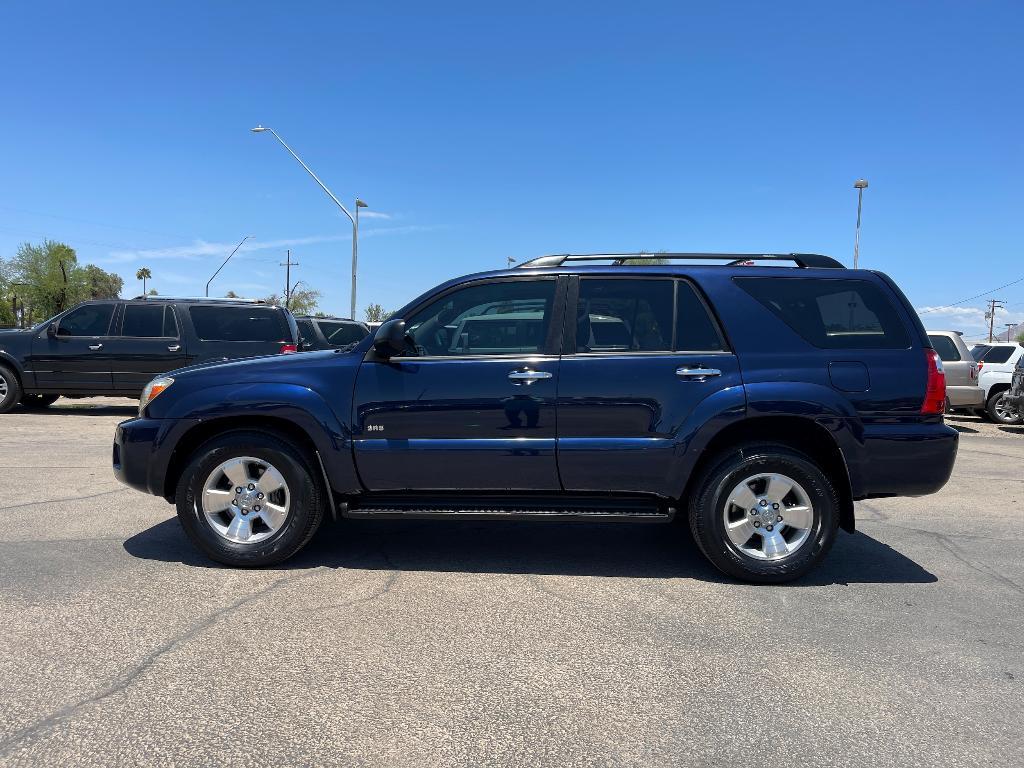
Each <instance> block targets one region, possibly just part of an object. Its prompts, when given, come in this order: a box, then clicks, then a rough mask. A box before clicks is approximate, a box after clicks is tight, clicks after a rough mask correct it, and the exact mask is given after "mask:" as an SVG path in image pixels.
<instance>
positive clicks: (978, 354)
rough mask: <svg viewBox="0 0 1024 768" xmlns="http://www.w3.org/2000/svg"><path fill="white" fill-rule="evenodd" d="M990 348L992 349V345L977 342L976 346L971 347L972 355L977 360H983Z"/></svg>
mask: <svg viewBox="0 0 1024 768" xmlns="http://www.w3.org/2000/svg"><path fill="white" fill-rule="evenodd" d="M990 349H992V347H990V346H987V345H985V344H976V345H975V346H973V347H971V357H973V358H974V359H975V360H981V358H983V357H984V356H985V353H986V352H988V351H989V350H990Z"/></svg>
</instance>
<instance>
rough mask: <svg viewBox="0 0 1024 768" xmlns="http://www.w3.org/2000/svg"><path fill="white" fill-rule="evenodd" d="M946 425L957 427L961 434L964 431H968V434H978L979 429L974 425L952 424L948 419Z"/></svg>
mask: <svg viewBox="0 0 1024 768" xmlns="http://www.w3.org/2000/svg"><path fill="white" fill-rule="evenodd" d="M946 425H947V426H950V427H952V428H953V429H955V430H956V431H957V432H959V433H961V434H964V433H966V434H973V435H976V434H978V430H976V429H974V428H972V427H965V426H962V425H960V424H950V423H949V422H948V421H947V422H946Z"/></svg>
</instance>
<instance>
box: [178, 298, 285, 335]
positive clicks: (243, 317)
mask: <svg viewBox="0 0 1024 768" xmlns="http://www.w3.org/2000/svg"><path fill="white" fill-rule="evenodd" d="M188 313H189V316H190V317H191V318H192V325H193V326H195V329H196V334H197V335H198V336H199V338H200V339H202V340H203V341H265V342H282V341H289V342H290V341H291V331H290V329H289V328H288V324H287V323H286V322H285V320H284V317H283V315H282V314H281V313H280V312H278V311H277V310H276V309H271V308H270V307H207V306H201V305H196V306H193V307H189V310H188Z"/></svg>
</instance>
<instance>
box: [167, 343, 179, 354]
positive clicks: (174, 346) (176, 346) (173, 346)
mask: <svg viewBox="0 0 1024 768" xmlns="http://www.w3.org/2000/svg"><path fill="white" fill-rule="evenodd" d="M179 349H181V344H171V345H170V346H169V347H168V348H167V351H168V352H177V351H178V350H179Z"/></svg>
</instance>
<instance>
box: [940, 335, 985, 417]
mask: <svg viewBox="0 0 1024 768" xmlns="http://www.w3.org/2000/svg"><path fill="white" fill-rule="evenodd" d="M928 340H929V341H931V343H932V347H933V348H934V349H935V351H936V352H938V353H939V358H940V359H941V360H942V368H943V370H944V371H945V372H946V408H947V410H950V409H953V408H963V409H966V410H970V411H974V410H976V409H978V408H983V407H985V392H984V391H983V390H982V389H981V387H980V386H978V363H977V362H976V361H975V359H974V358H973V357H972V356H971V351H970V350H969V349H968V348H967V344H966V343H965V342H964V339H963V334H961V333H960V332H959V331H928Z"/></svg>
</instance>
